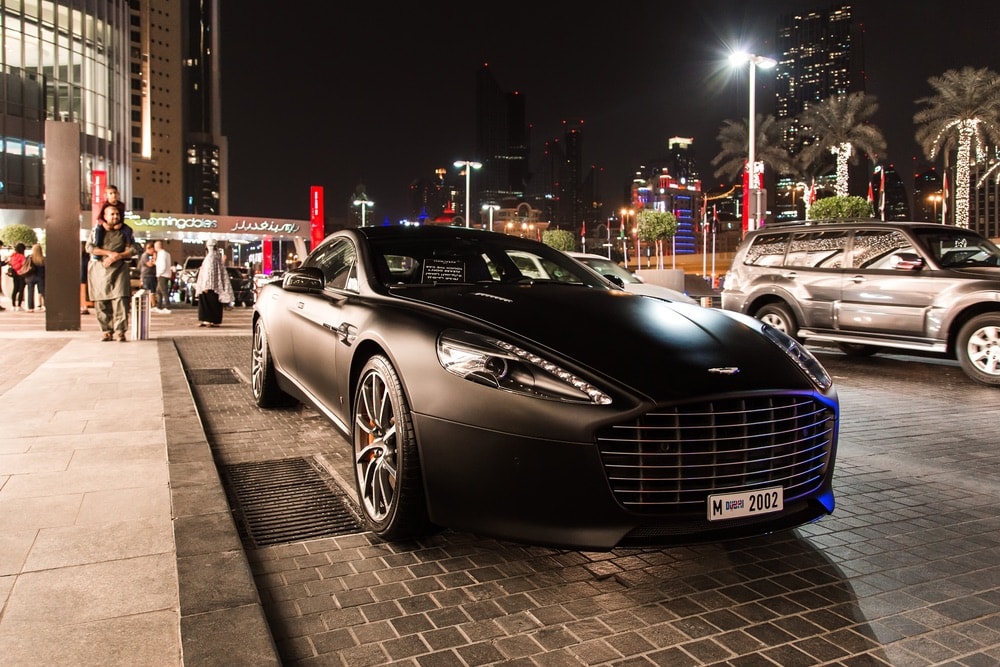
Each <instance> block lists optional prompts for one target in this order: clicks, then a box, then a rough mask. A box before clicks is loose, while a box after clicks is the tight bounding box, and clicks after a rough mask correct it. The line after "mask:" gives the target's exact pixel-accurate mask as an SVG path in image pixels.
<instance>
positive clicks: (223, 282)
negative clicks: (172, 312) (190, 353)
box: [194, 240, 233, 327]
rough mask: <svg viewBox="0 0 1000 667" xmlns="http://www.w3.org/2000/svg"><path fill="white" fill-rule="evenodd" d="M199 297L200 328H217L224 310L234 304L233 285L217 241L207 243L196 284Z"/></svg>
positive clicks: (196, 292) (195, 287) (196, 293)
mask: <svg viewBox="0 0 1000 667" xmlns="http://www.w3.org/2000/svg"><path fill="white" fill-rule="evenodd" d="M194 289H195V295H196V296H197V297H198V326H200V327H217V326H219V325H220V324H222V310H223V308H224V307H225V306H226V305H228V304H230V303H232V302H233V285H232V283H231V282H230V281H229V273H227V272H226V265H225V262H224V261H223V259H222V251H221V250H218V249H217V248H216V247H215V241H211V240H210V241H207V242H206V243H205V259H204V261H202V263H201V268H199V269H198V277H197V278H195V282H194Z"/></svg>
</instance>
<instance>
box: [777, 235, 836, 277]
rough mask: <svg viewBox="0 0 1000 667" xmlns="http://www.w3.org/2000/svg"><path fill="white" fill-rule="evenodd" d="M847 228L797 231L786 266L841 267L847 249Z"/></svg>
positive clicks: (789, 249)
mask: <svg viewBox="0 0 1000 667" xmlns="http://www.w3.org/2000/svg"><path fill="white" fill-rule="evenodd" d="M847 236H848V232H847V230H846V229H824V230H809V231H806V232H797V233H795V234H793V235H792V240H791V243H790V244H789V247H788V255H787V256H786V257H785V266H797V267H804V268H810V269H839V268H840V267H841V266H843V265H844V253H845V252H846V251H847Z"/></svg>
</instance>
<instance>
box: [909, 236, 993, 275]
mask: <svg viewBox="0 0 1000 667" xmlns="http://www.w3.org/2000/svg"><path fill="white" fill-rule="evenodd" d="M916 235H917V237H919V238H920V240H921V242H922V243H923V244H924V246H925V247H926V248H927V250H928V251H929V252H930V254H931V256H932V257H934V259H935V261H937V263H938V264H939V265H940V266H942V267H958V266H963V267H968V266H1000V248H997V246H996V245H994V244H993V243H992V242H991V241H989V240H988V239H986V238H983V237H982V236H979V235H978V234H974V233H972V232H969V231H966V230H961V229H955V228H953V229H947V228H942V229H941V230H937V229H921V230H918V231H917V234H916Z"/></svg>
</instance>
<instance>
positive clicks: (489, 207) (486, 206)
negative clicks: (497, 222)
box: [466, 204, 500, 232]
mask: <svg viewBox="0 0 1000 667" xmlns="http://www.w3.org/2000/svg"><path fill="white" fill-rule="evenodd" d="M466 206H468V204H466ZM483 210H484V211H489V212H490V231H491V232H492V231H493V212H494V211H499V210H500V207H499V206H498V205H497V204H483Z"/></svg>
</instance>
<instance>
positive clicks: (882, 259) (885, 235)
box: [851, 229, 913, 269]
mask: <svg viewBox="0 0 1000 667" xmlns="http://www.w3.org/2000/svg"><path fill="white" fill-rule="evenodd" d="M901 252H913V245H912V244H911V243H910V240H909V239H907V238H906V237H905V236H904V235H903V234H901V233H899V232H898V231H896V230H895V229H859V230H857V231H855V232H854V243H853V244H852V247H851V266H853V267H854V268H856V269H891V268H893V265H894V264H895V263H896V261H898V258H897V255H898V254H899V253H901Z"/></svg>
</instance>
